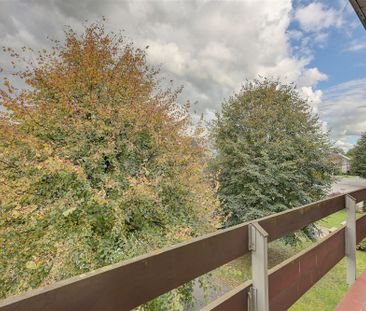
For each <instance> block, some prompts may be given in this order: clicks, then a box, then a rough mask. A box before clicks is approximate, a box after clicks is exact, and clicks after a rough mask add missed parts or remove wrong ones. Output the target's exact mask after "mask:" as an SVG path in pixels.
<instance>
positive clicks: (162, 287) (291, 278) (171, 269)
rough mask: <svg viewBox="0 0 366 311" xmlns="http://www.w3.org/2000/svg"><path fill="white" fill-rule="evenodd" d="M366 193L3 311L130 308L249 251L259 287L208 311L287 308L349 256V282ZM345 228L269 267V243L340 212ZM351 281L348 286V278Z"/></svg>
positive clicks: (208, 239) (84, 279)
mask: <svg viewBox="0 0 366 311" xmlns="http://www.w3.org/2000/svg"><path fill="white" fill-rule="evenodd" d="M362 201H366V188H365V189H361V190H357V191H353V192H350V193H348V194H343V195H338V196H334V197H331V198H327V199H325V200H322V201H318V202H315V203H312V204H308V205H305V206H302V207H299V208H295V209H291V210H288V211H285V212H282V213H279V214H275V215H272V216H269V217H265V218H262V219H258V220H256V221H254V222H249V223H244V224H240V225H238V226H235V227H231V228H229V229H226V230H221V231H217V232H215V233H211V234H208V235H205V236H202V237H199V238H196V239H193V240H191V241H188V242H184V243H181V244H178V245H175V246H172V247H168V248H165V249H162V250H158V251H155V252H152V253H149V254H146V255H143V256H139V257H136V258H134V259H131V260H127V261H124V262H121V263H118V264H114V265H110V266H107V267H104V268H101V269H98V270H95V271H91V272H89V273H85V274H82V275H79V276H76V277H73V278H70V279H67V280H64V281H60V282H57V283H55V284H53V285H50V286H46V287H43V288H40V289H35V290H32V291H29V292H27V293H25V294H23V295H19V296H15V297H11V298H8V299H6V300H3V301H2V302H0V311H15V310H27V311H32V310H52V311H57V310H103V311H107V310H130V309H132V308H135V307H137V306H139V305H141V304H144V303H145V302H147V301H149V300H151V299H153V298H155V297H158V296H160V295H161V294H164V293H166V292H168V291H170V290H172V289H174V288H177V287H178V286H180V285H183V284H184V283H186V282H188V281H190V280H193V279H195V278H196V277H198V276H200V275H203V274H205V273H207V272H210V271H211V270H213V269H215V268H218V267H220V266H222V265H224V264H226V263H228V262H230V261H232V260H234V259H236V258H238V257H241V256H243V255H245V254H247V253H251V254H252V281H247V282H245V283H243V284H241V285H240V286H238V287H236V288H235V289H233V290H231V291H229V292H228V293H226V294H224V295H223V296H221V297H219V298H218V299H217V300H215V301H214V302H212V303H211V304H209V305H208V306H206V307H204V308H203V310H230V311H235V310H241V311H242V310H258V311H265V310H268V309H269V310H271V311H272V310H273V311H275V310H281V311H282V310H286V309H288V308H289V307H290V306H291V305H292V304H294V303H295V302H296V301H297V300H298V299H299V298H300V297H301V296H302V295H303V294H304V293H305V292H306V291H307V290H308V289H310V288H311V287H312V286H313V285H314V284H315V283H316V282H317V281H318V280H319V279H321V278H322V277H323V276H324V275H325V274H326V273H327V272H328V271H329V270H330V269H331V268H332V267H334V266H335V265H336V264H337V263H338V262H339V261H340V260H341V259H342V258H343V257H345V256H346V257H347V282H348V283H352V282H353V281H354V279H355V277H356V274H355V252H356V243H359V242H360V241H361V240H362V239H363V238H365V237H366V215H363V216H362V217H360V218H359V219H357V221H356V217H355V204H356V203H358V202H362ZM342 209H346V210H347V222H346V225H345V226H343V227H341V228H340V229H338V230H336V231H335V232H333V233H331V234H330V235H328V236H327V237H326V238H324V239H322V240H321V241H320V242H318V243H317V244H316V245H315V246H313V247H311V248H309V249H307V250H304V251H303V252H301V253H299V254H297V255H296V256H294V257H292V258H290V259H288V260H286V261H284V262H282V263H281V264H279V265H278V266H276V267H274V268H272V269H270V270H268V269H267V243H268V242H270V241H273V240H276V239H278V238H280V237H283V236H285V235H287V234H289V233H292V232H295V231H297V230H300V229H302V228H304V227H305V226H307V225H309V224H311V223H313V222H315V221H318V220H320V219H322V218H324V217H326V216H329V215H331V214H333V213H335V212H337V211H339V210H342ZM345 281H346V280H345Z"/></svg>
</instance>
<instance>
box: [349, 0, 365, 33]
mask: <svg viewBox="0 0 366 311" xmlns="http://www.w3.org/2000/svg"><path fill="white" fill-rule="evenodd" d="M349 2H350V3H351V4H352V6H353V9H354V10H355V12H356V13H357V15H358V17H359V19H360V21H361V23H362V25H363V27H364V28H365V29H366V12H365V10H364V9H362V8H361V5H360V4H359V2H358V0H349Z"/></svg>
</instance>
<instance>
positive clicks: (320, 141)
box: [211, 79, 333, 226]
mask: <svg viewBox="0 0 366 311" xmlns="http://www.w3.org/2000/svg"><path fill="white" fill-rule="evenodd" d="M211 130H212V137H213V141H214V148H215V150H216V152H217V156H216V159H215V162H214V168H215V170H216V174H217V176H218V183H219V186H218V196H219V199H220V202H221V213H222V215H223V216H224V217H225V218H226V225H227V226H230V225H234V224H238V223H240V222H243V221H248V220H252V219H256V218H260V217H263V216H267V215H270V214H273V213H278V212H282V211H285V210H287V209H289V208H293V207H298V206H301V205H303V204H306V203H309V202H312V201H315V200H318V199H320V198H322V197H323V196H324V194H325V193H326V191H327V189H328V187H329V185H330V182H331V175H332V171H333V166H332V164H331V161H330V153H331V148H330V144H329V142H328V138H327V135H326V133H324V132H323V131H322V129H321V125H320V123H319V122H318V118H317V116H316V115H315V114H313V113H312V112H311V109H310V107H309V105H308V103H307V102H306V101H305V100H304V99H302V98H301V97H300V96H299V94H298V92H297V91H296V89H295V88H294V87H293V86H292V85H286V84H282V83H280V82H278V81H272V80H268V79H263V80H255V81H253V82H248V83H246V84H245V85H244V86H243V88H242V89H241V91H240V92H238V93H237V94H235V95H234V96H232V97H231V98H229V99H228V100H227V101H226V102H224V104H223V107H222V112H221V113H218V114H217V116H216V119H215V120H214V121H213V123H212V129H211Z"/></svg>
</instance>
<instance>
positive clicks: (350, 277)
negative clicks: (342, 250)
mask: <svg viewBox="0 0 366 311" xmlns="http://www.w3.org/2000/svg"><path fill="white" fill-rule="evenodd" d="M345 200H346V202H345V204H346V230H345V234H346V236H345V240H346V257H347V284H349V285H352V284H353V283H354V282H355V280H356V200H355V199H354V198H353V197H351V196H350V195H348V194H346V196H345Z"/></svg>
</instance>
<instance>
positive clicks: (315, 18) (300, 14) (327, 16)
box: [295, 2, 343, 32]
mask: <svg viewBox="0 0 366 311" xmlns="http://www.w3.org/2000/svg"><path fill="white" fill-rule="evenodd" d="M295 18H296V19H297V21H298V22H299V23H300V26H301V28H302V29H303V30H305V31H308V32H309V31H316V32H318V31H321V30H323V29H326V28H329V27H331V26H335V27H340V26H342V24H343V19H342V15H341V14H340V12H338V11H337V10H335V9H333V8H327V7H326V6H325V5H324V4H322V3H320V2H312V3H310V4H309V5H307V6H301V7H299V8H298V9H297V10H296V12H295Z"/></svg>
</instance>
